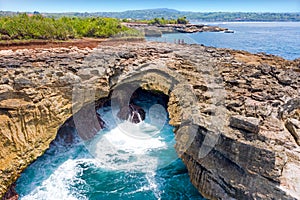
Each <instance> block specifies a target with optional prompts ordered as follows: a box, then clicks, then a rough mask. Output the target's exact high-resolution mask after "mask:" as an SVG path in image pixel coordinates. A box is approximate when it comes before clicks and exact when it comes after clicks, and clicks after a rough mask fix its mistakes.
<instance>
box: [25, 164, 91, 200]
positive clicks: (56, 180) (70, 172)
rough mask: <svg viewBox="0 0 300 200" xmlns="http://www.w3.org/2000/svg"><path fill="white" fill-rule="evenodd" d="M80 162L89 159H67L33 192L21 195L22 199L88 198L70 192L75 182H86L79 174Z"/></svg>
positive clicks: (65, 199) (70, 199)
mask: <svg viewBox="0 0 300 200" xmlns="http://www.w3.org/2000/svg"><path fill="white" fill-rule="evenodd" d="M80 162H85V163H86V162H88V160H87V159H86V160H84V161H80V160H67V161H66V162H64V163H63V164H62V165H60V166H59V167H58V168H57V169H56V170H55V171H54V172H53V174H51V175H50V176H49V178H48V179H46V180H44V181H43V182H42V184H41V185H40V186H37V187H36V188H35V189H34V190H33V191H32V192H31V193H29V194H28V195H26V196H23V197H21V198H20V199H21V200H41V199H43V200H54V199H57V200H58V199H63V200H77V199H87V198H86V197H85V196H83V195H80V194H75V193H74V192H73V193H70V191H69V187H70V185H73V184H74V183H78V182H84V181H83V180H81V179H80V178H78V176H77V175H78V174H79V173H81V171H82V168H81V167H80V166H78V164H79V163H80Z"/></svg>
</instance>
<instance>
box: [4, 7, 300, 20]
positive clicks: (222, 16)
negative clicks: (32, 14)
mask: <svg viewBox="0 0 300 200" xmlns="http://www.w3.org/2000/svg"><path fill="white" fill-rule="evenodd" d="M15 14H16V13H14V12H9V11H0V16H1V15H6V16H8V15H15ZM43 14H44V15H45V16H48V17H54V18H60V17H62V16H68V17H99V16H105V17H112V18H118V19H139V20H142V19H145V20H150V19H153V18H162V17H163V18H165V19H177V18H178V17H181V16H186V18H187V19H188V20H190V21H196V20H198V21H300V12H297V13H255V12H201V10H199V12H182V11H178V10H172V9H165V8H161V9H147V10H131V11H124V12H94V13H87V12H85V13H79V12H68V13H43Z"/></svg>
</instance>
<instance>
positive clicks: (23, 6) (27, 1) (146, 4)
mask: <svg viewBox="0 0 300 200" xmlns="http://www.w3.org/2000/svg"><path fill="white" fill-rule="evenodd" d="M148 8H171V9H177V10H181V11H196V12H216V11H229V12H236V11H240V12H300V0H147V1H144V0H98V1H97V0H91V1H89V0H0V10H6V11H8V10H9V11H39V12H71V11H75V12H97V11H125V10H137V9H148Z"/></svg>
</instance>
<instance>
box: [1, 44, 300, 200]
mask: <svg viewBox="0 0 300 200" xmlns="http://www.w3.org/2000/svg"><path fill="white" fill-rule="evenodd" d="M0 55H1V56H0V65H1V66H0V75H1V76H0V77H1V85H0V196H1V195H3V194H4V193H5V191H7V190H8V188H9V186H10V185H11V184H12V183H13V182H15V180H16V179H17V177H18V176H19V175H20V173H21V172H22V171H23V170H24V169H25V168H26V166H28V165H29V164H30V163H32V162H33V161H34V160H35V159H36V158H37V157H38V156H40V155H41V154H42V153H43V152H44V151H45V150H46V149H47V148H48V147H49V144H50V143H51V142H52V141H53V140H54V138H55V137H56V135H57V132H58V129H59V127H62V126H66V127H68V128H66V129H65V133H66V134H65V135H61V136H62V140H64V141H65V142H66V143H72V142H74V137H73V136H72V133H73V131H76V132H77V134H78V135H79V136H80V137H81V139H84V140H89V139H91V138H92V137H93V136H94V135H95V134H96V133H97V131H99V130H100V129H101V128H103V126H104V125H105V124H104V122H103V121H102V120H101V116H99V115H98V114H97V113H96V108H98V107H99V106H101V105H99V102H98V100H99V99H102V98H108V97H110V95H111V92H112V90H114V89H115V86H116V85H118V84H119V83H120V82H122V81H126V83H135V84H136V85H134V86H137V87H141V88H143V89H145V90H151V91H159V92H161V93H164V94H165V95H167V96H169V101H168V112H169V117H170V124H171V125H173V126H174V127H175V136H176V141H177V143H176V146H175V148H176V150H177V152H178V153H179V156H180V157H181V158H182V160H183V162H184V163H185V165H186V166H187V169H188V171H189V175H190V178H191V182H192V183H193V184H194V185H195V186H196V187H197V189H198V190H199V191H200V192H201V194H203V196H205V197H207V198H209V199H296V198H298V199H300V195H299V194H300V188H299V185H300V180H299V179H297V178H293V176H291V174H292V175H294V174H298V173H299V171H300V170H299V169H300V152H299V146H298V145H297V144H296V143H295V138H294V137H293V136H292V134H291V133H290V132H289V131H291V130H295V131H296V132H297V133H299V132H298V130H299V129H298V128H297V127H299V126H298V125H295V123H294V121H293V120H291V119H297V120H298V119H299V116H300V113H299V107H300V106H299V105H300V103H299V102H300V101H299V87H300V86H299V84H297V83H299V77H300V74H299V73H300V72H299V60H298V61H297V60H296V61H287V60H284V59H282V58H279V57H275V56H271V55H266V54H255V55H254V54H250V53H248V52H245V51H233V50H228V49H216V48H212V47H205V46H201V45H176V44H164V43H147V42H131V43H124V42H120V43H118V42H116V43H115V42H112V41H110V42H108V43H107V44H106V43H102V44H101V46H99V47H98V49H94V50H93V51H92V50H91V49H88V48H86V49H80V48H51V49H24V50H18V51H0ZM77 55H78V56H77ZM24 63H25V64H26V63H27V64H26V65H24ZM28 63H30V64H28ZM68 63H69V64H68ZM29 65H32V66H31V67H28V66H29ZM83 69H88V71H89V72H88V76H85V77H83V76H82V78H81V77H80V76H79V75H80V73H81V70H83ZM287 69H288V70H287ZM260 71H261V73H260ZM284 76H287V77H284ZM288 77H289V78H290V79H292V82H291V83H290V81H289V78H288ZM83 78H84V79H85V80H82V79H83ZM4 79H5V80H4ZM279 80H281V82H282V83H284V84H282V83H279ZM288 84H289V85H288ZM123 92H124V95H123V96H126V94H127V95H128V94H129V92H128V91H123ZM122 94H123V93H122ZM121 96H122V95H121ZM95 101H96V103H95ZM127 102H128V101H127ZM137 110H138V109H137ZM131 111H132V110H130V108H129V107H128V106H127V107H125V108H124V112H122V113H125V114H126V116H125V117H124V119H127V117H128V113H130V112H131ZM246 116H247V117H246ZM142 118H143V117H142ZM259 119H261V123H260V120H259ZM287 119H289V120H290V121H291V122H293V126H292V129H291V128H289V129H290V130H288V128H284V124H285V121H286V120H287ZM296 124H297V123H296ZM228 125H230V127H229V126H228ZM239 130H242V131H239ZM24 152H26V153H24Z"/></svg>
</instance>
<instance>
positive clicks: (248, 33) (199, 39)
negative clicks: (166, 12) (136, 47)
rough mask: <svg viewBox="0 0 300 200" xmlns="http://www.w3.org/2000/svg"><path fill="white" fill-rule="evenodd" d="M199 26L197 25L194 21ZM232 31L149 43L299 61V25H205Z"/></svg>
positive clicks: (178, 35) (181, 35)
mask: <svg viewBox="0 0 300 200" xmlns="http://www.w3.org/2000/svg"><path fill="white" fill-rule="evenodd" d="M195 23H196V22H195ZM206 24H209V25H217V26H220V27H224V28H228V29H230V30H233V31H234V33H223V32H202V33H192V34H186V33H176V34H165V35H163V36H162V37H161V38H148V40H149V41H162V42H165V41H166V42H174V41H175V40H176V41H178V39H181V40H182V39H183V40H184V42H186V43H190V44H204V45H205V46H213V47H220V48H232V49H238V50H246V51H249V52H252V53H258V52H265V53H267V54H274V55H277V56H281V57H283V58H285V59H289V60H293V59H296V58H300V22H224V23H221V22H220V23H206Z"/></svg>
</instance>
